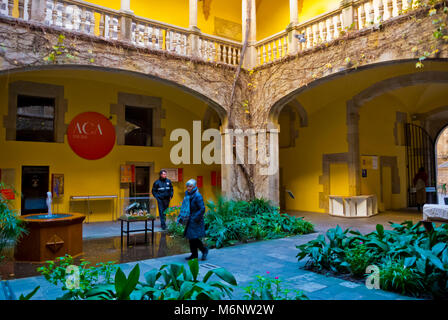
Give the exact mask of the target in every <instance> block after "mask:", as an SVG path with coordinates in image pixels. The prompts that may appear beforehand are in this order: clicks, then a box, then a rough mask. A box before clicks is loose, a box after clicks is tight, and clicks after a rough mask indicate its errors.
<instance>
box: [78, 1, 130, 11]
mask: <svg viewBox="0 0 448 320" xmlns="http://www.w3.org/2000/svg"><path fill="white" fill-rule="evenodd" d="M86 2H90V3H93V4H97V5H100V6H103V7H105V8H111V9H115V10H120V7H121V0H87V1H86ZM131 3H132V1H131Z"/></svg>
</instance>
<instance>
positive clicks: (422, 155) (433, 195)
mask: <svg viewBox="0 0 448 320" xmlns="http://www.w3.org/2000/svg"><path fill="white" fill-rule="evenodd" d="M405 139H406V166H407V170H408V179H407V181H408V189H407V190H408V207H416V206H417V202H416V193H415V189H414V185H413V180H414V176H415V175H416V174H417V172H418V170H419V168H421V167H424V168H425V170H426V173H427V174H428V185H427V186H426V187H427V188H426V195H427V200H426V202H427V203H437V188H436V159H435V144H434V141H433V139H432V138H431V136H430V135H429V134H428V133H427V132H426V130H425V129H423V128H422V127H420V126H417V125H415V124H411V123H407V124H406V125H405Z"/></svg>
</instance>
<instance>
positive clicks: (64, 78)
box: [0, 66, 225, 222]
mask: <svg viewBox="0 0 448 320" xmlns="http://www.w3.org/2000/svg"><path fill="white" fill-rule="evenodd" d="M68 71H69V72H68ZM0 84H1V86H0V87H1V89H0V92H1V94H0V97H1V98H0V114H1V115H2V121H1V124H0V128H1V130H0V150H1V153H2V157H1V159H0V169H1V180H2V181H3V182H6V183H7V184H9V185H12V186H13V187H14V188H15V189H16V190H17V191H19V192H20V191H25V187H27V185H29V188H31V189H32V188H34V189H36V188H38V187H39V186H41V187H42V190H43V192H42V195H45V194H46V192H47V191H53V192H54V190H55V188H54V187H53V186H52V182H53V177H55V178H56V177H63V178H62V180H58V181H63V188H61V189H60V190H61V192H60V194H57V199H54V201H53V205H54V209H53V212H55V213H64V212H80V213H89V221H90V222H94V221H107V220H111V219H112V217H114V218H117V216H118V215H121V214H122V213H123V208H124V207H126V202H125V200H129V198H131V197H133V198H138V197H141V196H146V197H147V196H148V195H149V193H150V192H151V187H152V184H153V182H154V181H155V180H156V179H157V178H158V172H159V171H160V169H170V172H177V176H178V179H177V180H178V181H175V182H174V188H175V194H174V198H173V200H172V203H171V205H177V204H179V203H180V202H181V200H182V198H183V192H184V184H185V181H187V180H188V179H191V178H194V179H196V180H198V181H199V180H202V181H201V183H202V186H201V187H200V188H201V193H203V195H204V198H205V199H207V198H211V199H212V198H213V197H214V195H215V193H216V192H220V191H221V190H220V189H221V188H220V186H219V181H220V173H221V165H220V164H210V165H204V164H196V163H194V162H193V160H192V157H189V160H190V161H189V162H183V163H175V162H174V161H172V159H171V150H172V148H173V146H174V145H175V144H177V143H178V141H175V139H173V140H172V139H171V133H172V132H173V131H174V130H176V129H183V130H184V132H188V134H189V137H190V141H188V142H189V145H190V147H191V146H192V145H193V143H192V142H193V139H194V123H195V122H196V123H197V122H199V123H201V127H202V130H203V128H204V125H202V121H203V119H204V115H205V114H210V118H212V119H214V121H210V123H208V127H211V128H214V129H219V125H220V123H222V122H225V117H224V118H222V117H221V115H222V113H223V114H224V115H225V110H224V108H222V107H219V108H215V107H216V105H211V103H210V100H209V99H207V98H206V97H204V96H202V95H200V94H196V95H195V94H192V92H191V90H182V89H181V88H180V87H179V86H173V85H167V83H166V82H162V81H157V80H156V79H154V78H150V77H145V76H144V75H141V74H140V75H139V74H137V73H133V72H123V71H116V72H114V71H113V70H110V69H104V68H103V69H100V68H91V69H88V68H87V67H86V68H77V67H74V68H72V69H70V68H69V67H67V66H65V67H63V68H60V69H58V68H55V67H54V68H46V69H45V68H42V69H39V70H27V71H24V72H19V71H16V72H13V73H10V74H0ZM219 110H220V111H219ZM89 113H95V114H99V115H101V117H102V118H104V121H105V122H107V123H109V124H112V126H113V127H114V129H115V130H114V131H115V137H116V138H112V141H113V148H112V150H111V151H110V152H109V153H108V154H106V155H104V156H103V157H101V158H98V159H89V158H87V157H83V156H82V155H80V154H79V153H76V152H75V151H74V149H73V146H72V145H70V143H69V141H68V128H69V127H70V124H71V123H72V121H73V120H74V119H77V118H78V116H80V115H84V114H89ZM180 115H181V116H180ZM82 128H84V127H82ZM202 130H201V129H199V131H200V132H199V139H201V138H202ZM102 133H104V131H101V133H100V135H102ZM206 144H208V143H204V145H206ZM85 145H88V144H86V143H84V146H85ZM200 146H201V145H200ZM129 166H130V167H133V169H134V170H135V171H134V174H133V177H134V178H132V179H130V180H131V181H129V179H128V178H127V175H126V174H125V173H126V172H128V171H126V170H125V169H122V168H128V167H129ZM179 169H181V170H180V171H179ZM38 170H40V171H38ZM130 171H131V172H132V169H131V170H130ZM179 173H180V174H179ZM173 174H174V173H173ZM40 175H42V177H44V176H45V177H46V179H45V181H44V179H43V178H40ZM174 175H175V174H174ZM180 177H181V178H180ZM199 177H201V178H199ZM23 178H26V179H23ZM6 180H7V181H6ZM54 181H56V180H54ZM28 182H29V183H28ZM34 189H33V190H34ZM39 191H41V190H40V189H39ZM23 193H24V192H22V194H23ZM26 193H27V194H26V199H24V201H23V202H21V201H20V198H19V197H18V199H17V200H16V208H17V209H23V208H28V209H30V210H32V209H33V208H34V207H37V206H39V207H38V208H36V209H39V210H41V209H42V206H40V205H41V203H42V195H41V194H40V193H39V194H38V195H37V196H36V195H35V193H33V192H28V191H26ZM87 196H89V197H92V198H93V197H96V199H94V201H93V200H92V201H90V203H87V201H86V200H83V199H85V197H87ZM100 197H101V198H100ZM118 199H120V200H118ZM121 200H123V201H121ZM120 201H121V202H120ZM43 203H44V205H45V199H44V198H43ZM24 213H28V212H25V211H24ZM154 213H155V212H154Z"/></svg>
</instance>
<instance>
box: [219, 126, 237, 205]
mask: <svg viewBox="0 0 448 320" xmlns="http://www.w3.org/2000/svg"><path fill="white" fill-rule="evenodd" d="M231 138H232V134H231V133H229V132H228V129H224V130H221V193H222V195H223V196H224V197H226V198H232V197H233V192H232V191H233V189H234V171H233V164H229V159H230V157H233V156H232V155H231V154H230V153H229V148H226V141H227V142H228V141H231V140H230V139H231ZM226 157H227V158H228V159H227V160H226ZM232 186H233V187H232Z"/></svg>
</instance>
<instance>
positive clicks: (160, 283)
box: [86, 259, 237, 300]
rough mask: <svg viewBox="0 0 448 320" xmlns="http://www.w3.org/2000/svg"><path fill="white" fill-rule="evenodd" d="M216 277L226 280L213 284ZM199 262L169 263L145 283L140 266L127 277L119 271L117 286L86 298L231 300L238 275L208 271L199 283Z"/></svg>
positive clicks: (106, 286) (95, 290) (97, 289)
mask: <svg viewBox="0 0 448 320" xmlns="http://www.w3.org/2000/svg"><path fill="white" fill-rule="evenodd" d="M213 275H215V276H217V277H218V278H219V279H221V280H222V281H224V283H223V282H222V281H211V280H210V278H211V277H212V276H213ZM198 276H199V262H198V260H197V259H193V260H190V261H189V262H188V268H186V267H185V266H184V265H183V264H177V263H172V264H166V265H163V266H162V267H160V269H153V270H151V271H149V272H147V273H146V274H145V280H146V282H145V283H142V282H138V279H139V277H140V269H139V266H138V265H136V266H135V267H134V269H133V270H132V271H131V272H130V274H129V277H128V278H126V276H125V275H124V273H123V272H122V271H121V269H119V270H118V271H117V274H116V276H115V284H114V285H112V284H103V285H99V286H96V287H95V288H92V289H91V290H90V291H89V292H87V294H86V296H87V299H89V300H98V299H99V300H115V299H125V300H129V299H131V300H219V299H222V298H223V297H224V296H228V297H231V293H232V291H233V288H232V286H236V285H237V282H236V280H235V278H234V276H233V275H232V274H231V273H230V272H228V271H227V270H225V269H224V268H218V269H213V270H210V271H208V272H207V273H206V274H205V276H204V277H203V279H201V280H199V279H198Z"/></svg>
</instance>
